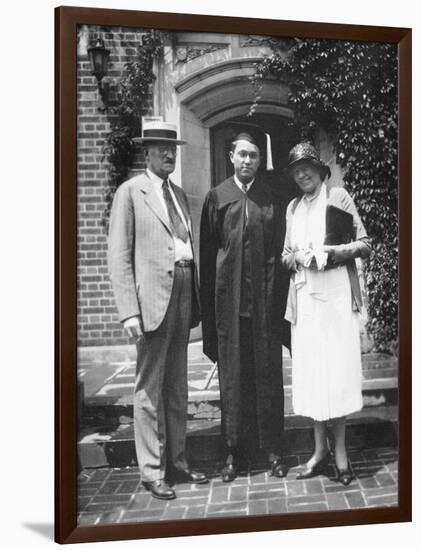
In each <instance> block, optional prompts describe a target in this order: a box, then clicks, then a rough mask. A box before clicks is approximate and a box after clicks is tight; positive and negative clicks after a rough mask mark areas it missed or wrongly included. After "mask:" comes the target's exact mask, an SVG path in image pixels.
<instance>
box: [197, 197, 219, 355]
mask: <svg viewBox="0 0 422 550" xmlns="http://www.w3.org/2000/svg"><path fill="white" fill-rule="evenodd" d="M199 247H200V248H199V259H200V297H201V311H202V338H203V349H204V353H205V354H206V355H207V356H208V357H209V358H210V359H211V361H214V362H215V361H217V360H218V342H217V327H216V319H215V278H216V261H217V251H218V232H217V208H216V206H215V203H214V200H213V197H212V194H211V192H210V193H208V195H207V196H206V197H205V202H204V205H203V207H202V214H201V226H200V244H199Z"/></svg>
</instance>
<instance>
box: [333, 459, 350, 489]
mask: <svg viewBox="0 0 422 550" xmlns="http://www.w3.org/2000/svg"><path fill="white" fill-rule="evenodd" d="M334 469H335V472H336V477H335V480H336V481H338V482H339V483H341V484H342V485H345V486H347V485H350V483H351V482H352V480H353V479H354V477H355V476H354V474H353V471H352V467H351V465H350V462H349V461H347V468H346V469H343V470H341V469H340V468H338V467H337V464H334Z"/></svg>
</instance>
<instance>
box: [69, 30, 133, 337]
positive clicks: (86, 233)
mask: <svg viewBox="0 0 422 550" xmlns="http://www.w3.org/2000/svg"><path fill="white" fill-rule="evenodd" d="M142 35H143V31H142V30H139V29H125V28H117V27H107V29H104V28H103V27H97V26H91V25H90V26H87V25H84V26H81V27H80V28H79V32H78V80H77V99H78V185H77V189H78V343H79V345H81V346H93V345H110V344H126V343H127V338H126V337H125V336H124V334H123V331H122V328H121V325H120V323H119V321H118V318H117V310H116V307H115V304H114V298H113V293H112V290H111V284H110V280H109V277H108V268H107V236H106V233H105V230H104V228H103V226H102V223H101V222H102V215H103V211H104V208H105V206H106V205H105V200H104V197H105V193H106V190H107V177H108V170H107V168H108V167H107V164H106V162H105V161H104V160H103V148H104V143H105V139H106V137H107V134H108V132H109V131H110V122H111V116H110V114H109V113H108V112H107V111H106V112H104V113H102V112H100V111H99V110H98V106H99V94H98V87H97V82H96V79H95V77H94V76H93V75H92V74H91V66H90V63H89V59H88V54H87V48H88V47H89V46H90V45H91V44H92V42H93V41H94V39H95V38H97V37H101V38H103V40H104V42H105V47H106V48H107V49H109V50H110V51H111V54H110V63H109V71H108V75H107V78H106V79H105V81H106V82H108V83H109V85H110V88H111V92H113V90H115V87H116V83H117V81H118V79H119V78H120V77H121V73H122V70H123V66H124V63H125V62H127V61H130V60H132V59H133V58H134V56H135V55H136V48H137V45H138V44H139V43H141V39H142ZM112 98H113V95H111V99H112ZM142 167H143V163H142V158H141V157H140V156H138V157H137V159H136V162H135V164H134V166H133V167H132V169H131V175H132V174H134V173H136V172H138V171H139V170H140V169H141V168H142Z"/></svg>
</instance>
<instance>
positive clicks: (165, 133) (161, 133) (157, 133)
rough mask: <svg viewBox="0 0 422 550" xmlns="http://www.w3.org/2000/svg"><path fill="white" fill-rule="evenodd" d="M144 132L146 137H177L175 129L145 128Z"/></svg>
mask: <svg viewBox="0 0 422 550" xmlns="http://www.w3.org/2000/svg"><path fill="white" fill-rule="evenodd" d="M143 134H144V135H143V138H144V139H147V138H148V139H154V138H155V139H163V138H164V139H177V132H175V131H174V130H158V129H151V130H144V132H143Z"/></svg>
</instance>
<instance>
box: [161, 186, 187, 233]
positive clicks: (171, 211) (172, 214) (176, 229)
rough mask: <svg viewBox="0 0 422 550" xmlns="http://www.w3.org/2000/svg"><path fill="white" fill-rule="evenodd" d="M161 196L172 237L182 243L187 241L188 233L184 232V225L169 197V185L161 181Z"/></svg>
mask: <svg viewBox="0 0 422 550" xmlns="http://www.w3.org/2000/svg"><path fill="white" fill-rule="evenodd" d="M163 196H164V200H165V201H166V205H167V212H168V216H169V220H170V227H171V230H172V232H173V235H174V236H175V237H177V238H178V239H181V240H182V241H183V242H184V243H186V242H187V240H188V237H189V235H188V232H187V230H186V227H185V224H184V223H183V221H182V218H181V217H180V214H179V212H178V211H177V208H176V205H175V204H174V201H173V199H172V197H171V195H170V189H169V183H168V180H164V181H163Z"/></svg>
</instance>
